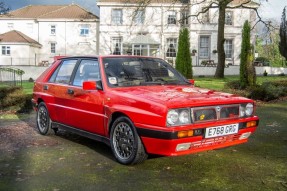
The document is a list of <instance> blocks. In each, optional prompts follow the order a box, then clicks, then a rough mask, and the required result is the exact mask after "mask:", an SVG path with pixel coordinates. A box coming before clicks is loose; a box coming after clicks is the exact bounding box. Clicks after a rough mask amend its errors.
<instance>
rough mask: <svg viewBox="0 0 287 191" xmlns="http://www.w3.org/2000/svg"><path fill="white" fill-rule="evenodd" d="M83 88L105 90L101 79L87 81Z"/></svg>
mask: <svg viewBox="0 0 287 191" xmlns="http://www.w3.org/2000/svg"><path fill="white" fill-rule="evenodd" d="M83 90H103V86H102V82H101V81H85V82H83Z"/></svg>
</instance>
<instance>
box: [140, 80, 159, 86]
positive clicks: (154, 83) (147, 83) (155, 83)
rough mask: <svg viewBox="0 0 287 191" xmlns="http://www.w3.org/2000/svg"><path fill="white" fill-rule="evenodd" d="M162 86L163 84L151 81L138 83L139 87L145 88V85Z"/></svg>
mask: <svg viewBox="0 0 287 191" xmlns="http://www.w3.org/2000/svg"><path fill="white" fill-rule="evenodd" d="M163 84H164V82H153V81H150V82H141V83H140V85H144V86H147V85H163Z"/></svg>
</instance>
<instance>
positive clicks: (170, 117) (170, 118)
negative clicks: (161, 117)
mask: <svg viewBox="0 0 287 191" xmlns="http://www.w3.org/2000/svg"><path fill="white" fill-rule="evenodd" d="M177 121H178V111H176V110H170V111H169V112H168V113H167V123H168V124H170V125H174V124H176V122H177Z"/></svg>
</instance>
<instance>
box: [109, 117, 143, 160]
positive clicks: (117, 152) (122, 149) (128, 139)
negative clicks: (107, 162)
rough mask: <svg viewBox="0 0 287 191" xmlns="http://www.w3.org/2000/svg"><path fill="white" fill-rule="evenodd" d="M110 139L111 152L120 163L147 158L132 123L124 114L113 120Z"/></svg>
mask: <svg viewBox="0 0 287 191" xmlns="http://www.w3.org/2000/svg"><path fill="white" fill-rule="evenodd" d="M110 141H111V147H112V151H113V154H114V156H115V158H116V159H117V161H118V162H119V163H121V164H136V163H141V162H143V161H144V160H145V159H147V156H148V155H147V154H146V152H145V149H144V146H143V144H142V142H141V139H140V137H139V136H138V134H137V132H136V129H135V127H134V125H133V123H132V122H131V120H130V119H129V118H127V117H125V116H121V117H119V118H117V119H116V120H115V121H114V123H113V125H112V129H111V133H110Z"/></svg>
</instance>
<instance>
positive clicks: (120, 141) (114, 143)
mask: <svg viewBox="0 0 287 191" xmlns="http://www.w3.org/2000/svg"><path fill="white" fill-rule="evenodd" d="M192 82H193V81H192V80H190V81H189V80H187V79H185V78H184V77H183V76H182V75H181V74H180V73H179V72H177V71H176V70H175V69H174V68H173V67H172V66H170V65H169V64H168V63H167V62H165V61H164V60H162V59H159V58H151V57H139V56H98V57H66V58H61V59H60V60H57V61H55V62H54V64H53V65H52V66H51V67H50V68H48V69H47V70H46V71H45V72H44V73H43V74H42V75H41V76H40V77H39V78H38V79H37V80H36V82H35V86H34V93H33V99H32V102H33V105H34V108H35V110H36V111H37V127H38V129H39V131H40V133H41V134H42V135H46V134H50V133H53V132H57V130H58V128H63V129H65V130H68V131H72V132H74V133H78V134H80V135H82V136H86V137H88V138H91V139H95V140H97V141H102V142H105V143H106V144H108V145H110V146H111V149H112V151H113V154H114V156H115V158H116V159H117V161H118V162H120V163H122V164H135V163H139V162H142V161H144V160H145V159H146V158H147V156H148V155H147V154H157V155H164V156H177V155H184V154H190V153H195V152H200V151H205V150H211V149H218V148H222V147H227V146H232V145H237V144H240V143H245V142H247V139H248V137H249V136H250V135H251V134H252V133H253V132H254V131H255V129H256V127H257V126H258V122H259V118H258V117H257V116H254V101H252V100H250V99H247V98H243V97H239V96H236V95H232V94H227V93H220V92H216V91H212V90H207V89H201V88H197V87H194V85H193V83H192Z"/></svg>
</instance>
